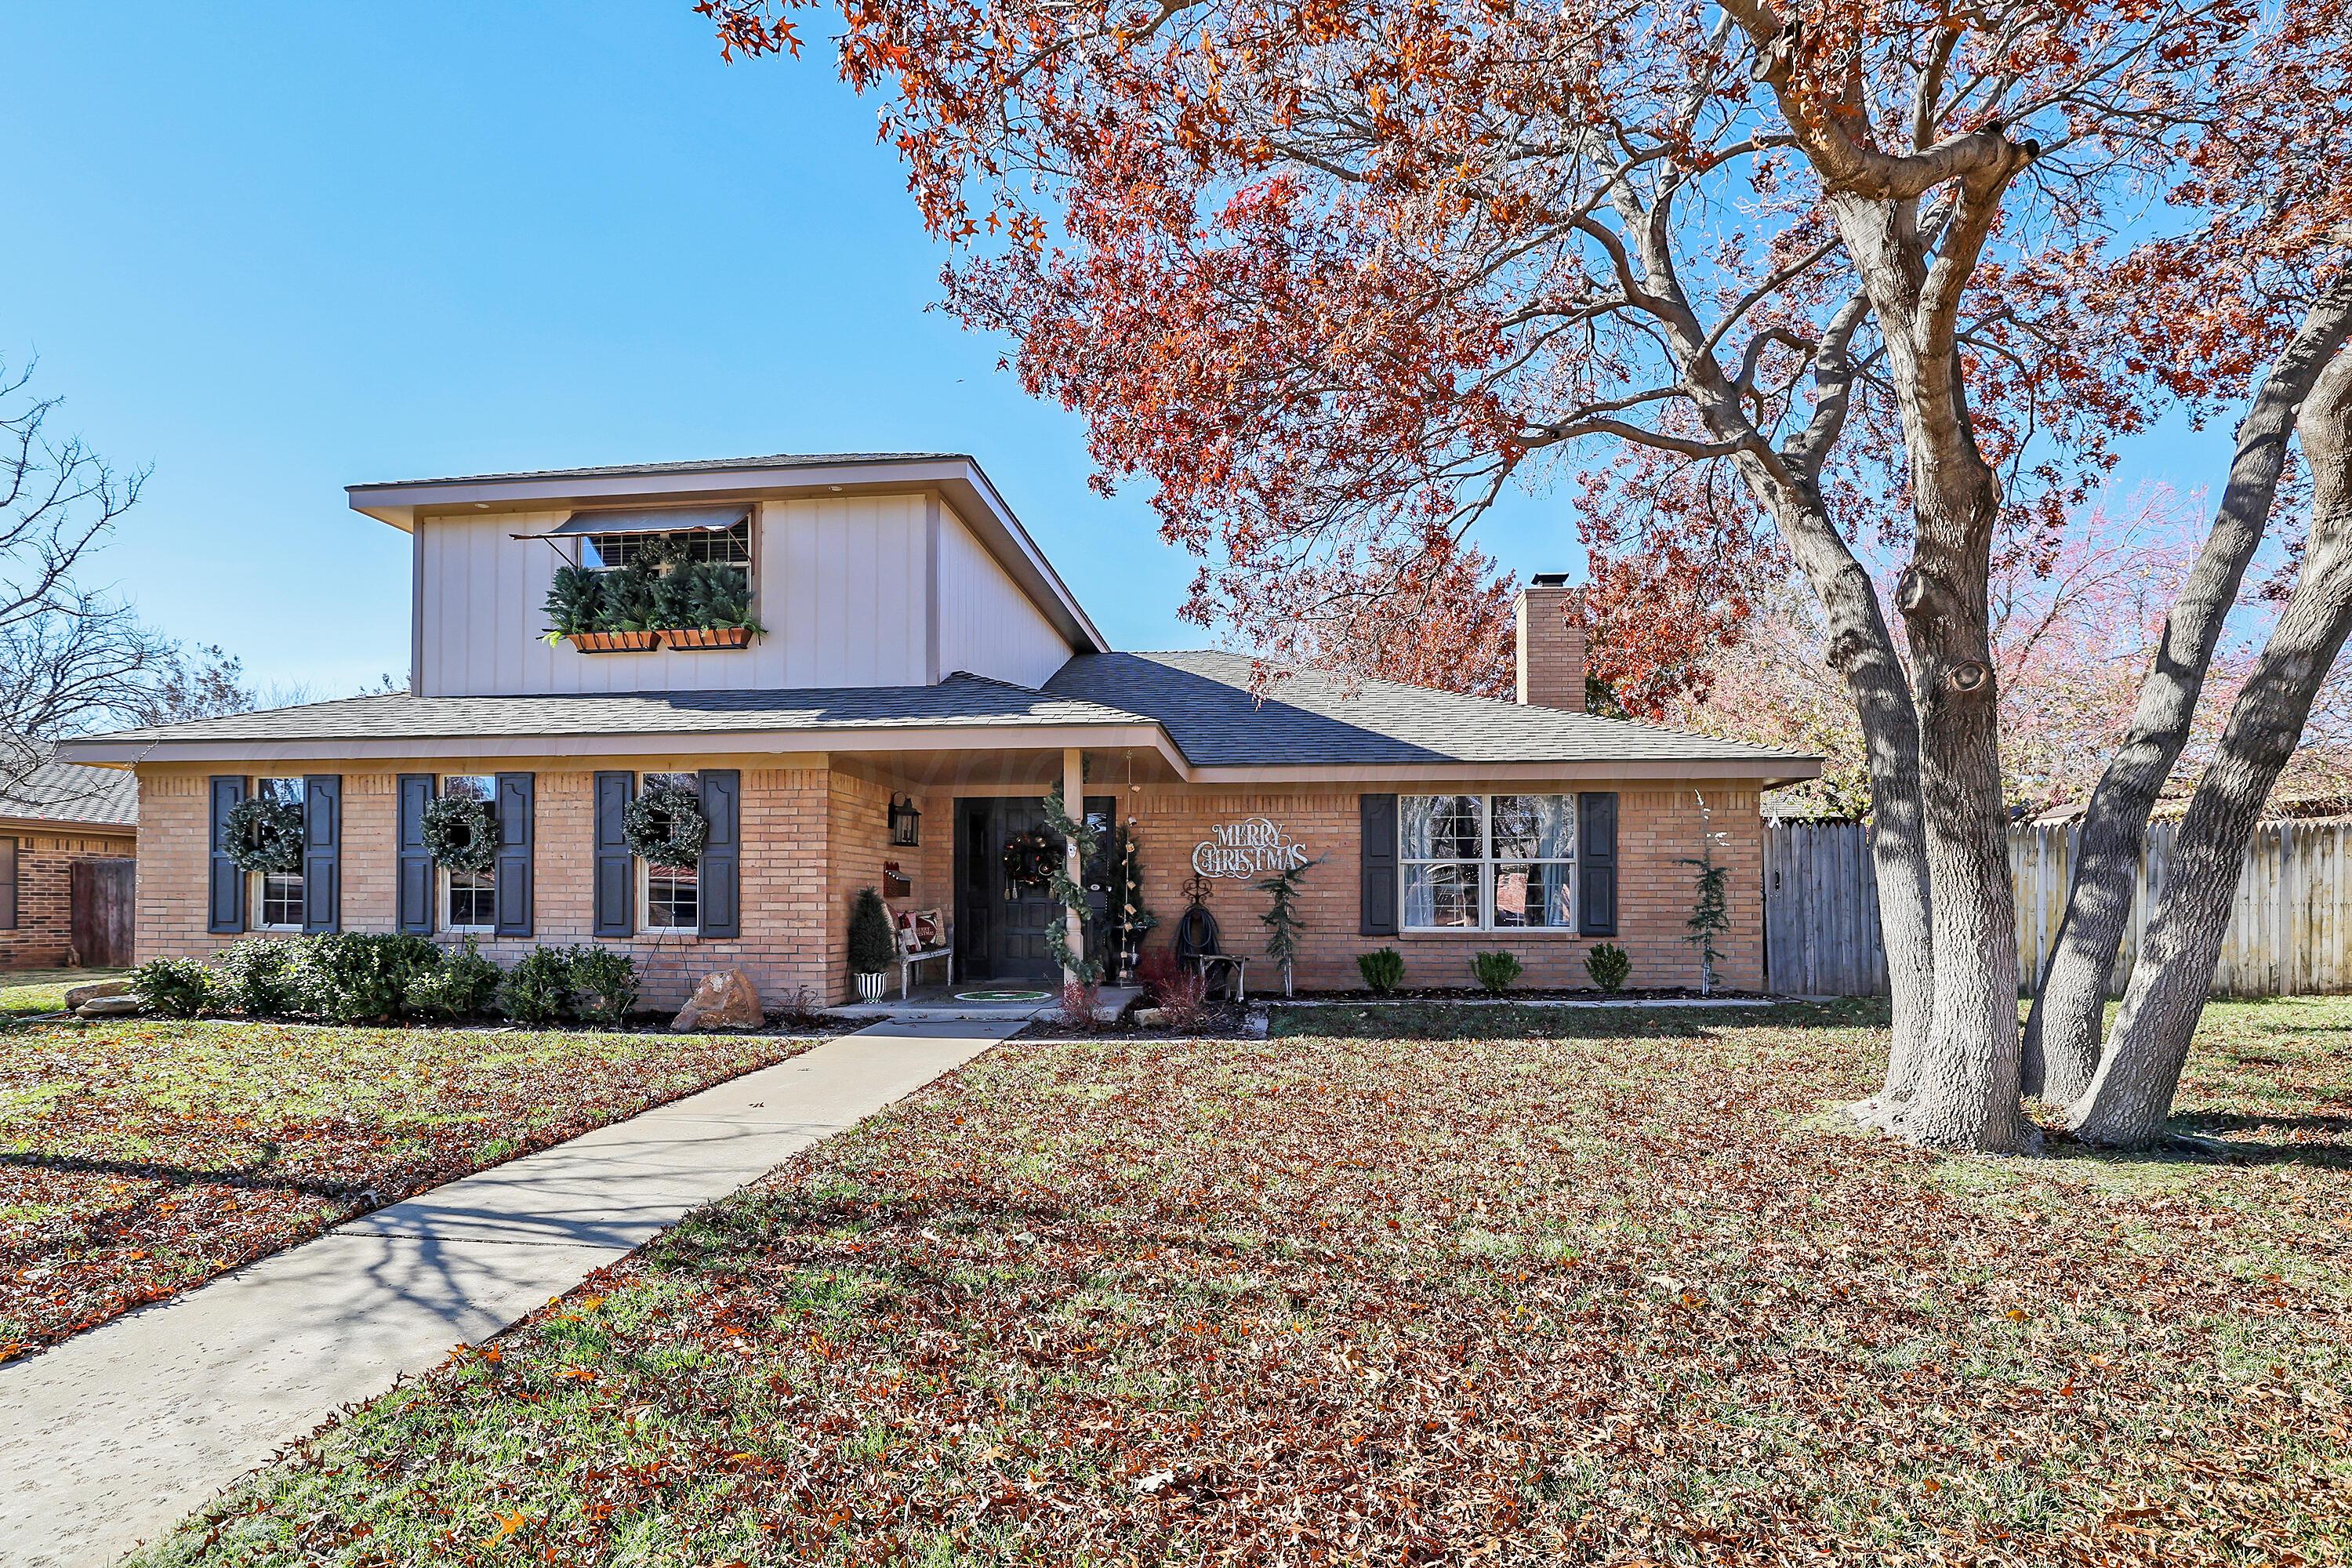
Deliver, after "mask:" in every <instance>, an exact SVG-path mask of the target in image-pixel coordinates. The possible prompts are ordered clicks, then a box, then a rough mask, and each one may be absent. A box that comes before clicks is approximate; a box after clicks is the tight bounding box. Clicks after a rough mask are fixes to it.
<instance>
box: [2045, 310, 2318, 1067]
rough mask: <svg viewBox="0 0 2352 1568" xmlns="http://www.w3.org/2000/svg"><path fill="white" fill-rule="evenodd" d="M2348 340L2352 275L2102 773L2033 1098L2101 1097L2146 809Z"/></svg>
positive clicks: (2048, 978)
mask: <svg viewBox="0 0 2352 1568" xmlns="http://www.w3.org/2000/svg"><path fill="white" fill-rule="evenodd" d="M2347 334H2352V270H2347V271H2346V272H2344V273H2343V274H2341V275H2339V277H2338V278H2337V279H2336V281H2335V283H2334V284H2332V285H2331V286H2330V287H2329V288H2328V289H2326V290H2324V291H2323V292H2322V294H2321V296H2320V298H2319V300H2318V301H2317V302H2316V303H2315V305H2314V306H2313V307H2312V310H2311V311H2310V313H2309V314H2307V315H2306V316H2305V318H2304V321H2303V325H2302V327H2301V328H2300V329H2299V330H2298V331H2296V333H2295V336H2294V341H2293V342H2290V343H2289V344H2288V345H2287V347H2286V349H2285V351H2284V353H2281V354H2280V355H2279V357H2278V360H2277V362H2276V363H2273V365H2272V366H2271V370H2270V374H2267V375H2266V376H2264V377H2263V384H2262V385H2261V387H2260V388H2259V389H2257V390H2256V392H2255V394H2254V401H2253V407H2252V411H2251V412H2249V413H2248V414H2247V416H2246V420H2245V423H2244V424H2243V425H2242V426H2239V429H2238V453H2237V457H2236V458H2235V459H2234V460H2233V461H2232V462H2231V465H2230V479H2229V483H2228V485H2227V486H2226V487H2225V488H2224V489H2223V490H2222V491H2221V505H2220V507H2218V508H2217V509H2216V510H2215V511H2214V515H2213V527H2212V531H2210V533H2208V534H2207V535H2206V539H2205V548H2204V549H2203V551H2202V552H2200V553H2199V555H2198V557H2197V564H2196V565H2195V567H2194V568H2192V569H2191V570H2190V572H2189V578H2188V581H2187V582H2186V583H2184V584H2182V586H2181V590H2180V596H2179V599H2178V600H2176V601H2175V602H2174V605H2173V606H2172V611H2171V613H2170V614H2169V615H2168V616H2166V617H2165V623H2164V637H2163V639H2162V641H2160V642H2159V643H2158V647H2157V656H2156V662H2155V664H2154V666H2153V667H2152V668H2149V670H2148V672H2147V676H2146V678H2145V679H2142V680H2141V682H2140V689H2139V704H2138V707H2137V710H2135V711H2134V712H2133V714H2132V725H2131V731H2130V733H2129V734H2128V735H2127V736H2126V738H2125V741H2124V743H2123V746H2122V749H2121V750H2119V751H2117V752H2116V755H2115V758H2114V760H2113V761H2111V762H2109V763H2107V768H2106V772H2105V773H2103V774H2101V775H2100V778H2099V784H2098V788H2097V789H2096V790H2095V791H2093V792H2092V795H2091V803H2090V805H2089V807H2088V808H2087V809H2086V810H2085V811H2084V816H2083V827H2082V834H2081V837H2080V839H2079V842H2078V847H2077V848H2076V850H2075V854H2074V881H2073V885H2072V886H2071V887H2070V888H2069V889H2067V893H2066V910H2065V912H2064V914H2063V915H2062V916H2061V917H2060V919H2059V922H2058V938H2057V942H2056V944H2055V946H2054V948H2053V951H2052V952H2051V955H2050V960H2049V963H2047V965H2045V966H2044V968H2043V970H2042V977H2041V982H2040V984H2038V985H2037V986H2036V987H2035V990H2034V997H2033V1010H2032V1013H2031V1014H2030V1015H2029V1016H2028V1017H2027V1019H2026V1025H2025V1067H2024V1087H2025V1092H2026V1093H2028V1094H2039V1095H2040V1096H2041V1097H2042V1099H2044V1100H2050V1101H2052V1102H2053V1103H2054V1104H2059V1105H2071V1104H2073V1103H2074V1101H2075V1100H2077V1099H2079V1098H2081V1096H2082V1095H2083V1093H2084V1090H2086V1089H2089V1088H2090V1086H2091V1075H2092V1074H2093V1072H2094V1071H2095V1070H2096V1069H2097V1068H2098V1065H2099V1026H2100V1024H2101V1023H2102V1022H2103V1019H2104V1011H2105V1006H2106V998H2107V985H2108V982H2109V980H2110V977H2111V974H2112V972H2113V970H2114V968H2115V963H2116V951H2117V950H2118V949H2119V948H2120V947H2121V946H2122V943H2123V933H2124V926H2125V923H2126V921H2127V920H2128V919H2129V917H2130V914H2131V899H2132V886H2133V883H2134V882H2135V881H2136V880H2137V877H2138V872H2139V857H2140V850H2141V847H2142V845H2143V843H2144V841H2145V839H2146V837H2147V816H2148V812H2149V811H2150V810H2151V809H2152V808H2153V807H2154V806H2155V805H2156V798H2157V795H2158V791H2160V790H2161V789H2163V787H2164V781H2165V779H2166V778H2167V777H2168V776H2169V775H2170V773H2171V772H2172V764H2173V763H2174V762H2176V761H2177V760H2178V759H2179V756H2180V748H2181V747H2182V746H2183V745H2184V744H2185V743H2186V742H2187V741H2188V739H2189V722H2190V721H2191V720H2192V719H2193V718H2194V717H2195V714H2196V710H2197V696H2198V693H2199V691H2200V689H2202V688H2203V686H2204V684H2205V672H2206V670H2207V668H2209V667H2210V665H2211V663H2212V660H2213V648H2214V646H2215V645H2216V644H2217V643H2218V642H2219V641H2220V640H2221V626H2222V623H2223V622H2224V621H2225V620H2227V619H2228V617H2229V614H2230V609H2231V605H2235V604H2236V603H2237V598H2238V586H2239V584H2240V583H2241V582H2242V580H2243V579H2244V577H2245V572H2246V563H2247V562H2249V561H2250V560H2252V558H2253V553H2254V551H2255V549H2256V547H2258V546H2259V545H2260V544H2261V543H2262V541H2263V530H2264V528H2265V527H2266V526H2267V525H2268V523H2269V521H2270V514H2271V503H2272V500H2273V498H2274V497H2275V496H2276V494H2277V492H2278V480H2279V473H2280V470H2281V469H2282V468H2284V466H2285V463H2286V444H2287V437H2288V436H2289V435H2291V434H2292V433H2293V431H2294V419H2295V411H2296V410H2297V409H2299V408H2301V407H2302V406H2303V401H2304V398H2305V396H2306V395H2308V394H2309V393H2310V391H2311V385H2312V383H2313V382H2314V381H2315V379H2317V377H2318V375H2319V373H2320V369H2321V367H2323V366H2324V365H2326V363H2328V361H2329V360H2331V359H2332V358H2334V357H2335V354H2336V350H2337V349H2339V348H2341V347H2342V346H2343V344H2344V341H2345V338H2346V337H2347Z"/></svg>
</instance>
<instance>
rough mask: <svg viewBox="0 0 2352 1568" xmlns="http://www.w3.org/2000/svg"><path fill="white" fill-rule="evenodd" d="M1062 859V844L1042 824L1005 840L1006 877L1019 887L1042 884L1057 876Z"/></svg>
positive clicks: (1041, 885) (1039, 885) (1040, 885)
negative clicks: (1047, 834) (1058, 843)
mask: <svg viewBox="0 0 2352 1568" xmlns="http://www.w3.org/2000/svg"><path fill="white" fill-rule="evenodd" d="M1061 862H1062V851H1061V847H1060V846H1058V845H1056V844H1055V842H1054V841H1053V840H1052V839H1051V838H1048V837H1045V829H1044V828H1042V827H1032V828H1029V829H1027V830H1026V831H1024V832H1021V833H1016V834H1014V835H1013V837H1010V838H1008V839H1006V840H1005V841H1004V879H1005V880H1006V881H1007V882H1010V883H1011V884H1012V885H1013V887H1015V888H1042V887H1044V886H1045V884H1046V883H1048V882H1050V881H1052V880H1053V879H1054V871H1055V868H1056V867H1058V866H1059V865H1060V864H1061Z"/></svg>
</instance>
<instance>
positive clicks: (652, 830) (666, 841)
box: [621, 784, 710, 868]
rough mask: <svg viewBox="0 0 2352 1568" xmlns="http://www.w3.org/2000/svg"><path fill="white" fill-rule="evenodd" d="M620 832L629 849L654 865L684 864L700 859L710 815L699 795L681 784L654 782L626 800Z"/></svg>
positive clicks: (679, 866)
mask: <svg viewBox="0 0 2352 1568" xmlns="http://www.w3.org/2000/svg"><path fill="white" fill-rule="evenodd" d="M621 836H622V837H624V838H625V839H626V840H627V841H628V846H629V853H630V854H632V855H635V856H636V857H637V858H639V859H642V860H645V861H647V862H649V863H650V864H652V865H656V866H676V867H678V868H686V867H688V866H692V865H694V864H696V863H697V862H698V861H699V860H701V858H702V848H703V846H704V845H706V844H708V843H709V842H710V819H709V817H707V816H703V815H702V799H701V797H700V796H699V795H696V794H695V793H694V791H692V790H690V789H688V788H687V787H686V786H685V785H684V784H656V785H655V786H654V787H653V788H651V789H649V790H646V792H645V793H644V794H642V795H638V796H637V798H636V799H635V800H633V801H631V802H629V805H628V809H627V810H626V811H625V812H623V813H622V814H621Z"/></svg>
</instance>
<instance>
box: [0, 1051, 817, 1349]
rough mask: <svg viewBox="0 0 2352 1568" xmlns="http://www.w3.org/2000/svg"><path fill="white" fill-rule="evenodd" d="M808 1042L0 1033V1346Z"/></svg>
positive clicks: (195, 1278)
mask: <svg viewBox="0 0 2352 1568" xmlns="http://www.w3.org/2000/svg"><path fill="white" fill-rule="evenodd" d="M808 1044H809V1042H808V1041H806V1040H795V1039H788V1038H782V1037H776V1036H770V1035H754V1036H741V1037H738V1036H712V1035H667V1034H554V1033H544V1032H539V1031H530V1030H496V1031H491V1030H482V1029H427V1028H415V1029H337V1028H319V1027H312V1026H302V1025H284V1024H256V1023H233V1022H207V1023H167V1022H159V1021H154V1020H146V1019H124V1020H121V1021H120V1022H109V1023H103V1024H90V1023H74V1024H60V1025H36V1026H29V1027H25V1028H19V1029H16V1030H13V1031H9V1032H6V1033H0V1361H5V1360H7V1359H8V1358H9V1357H10V1356H12V1355H16V1354H21V1353H23V1352H27V1351H30V1350H33V1349H36V1348H37V1347H39V1346H41V1345H45V1344H50V1343H53V1342H56V1341H58V1340H60V1339H62V1338H64V1337H65V1336H66V1335H68V1334H70V1333H74V1332H76V1331H79V1330H81V1329H85V1328H88V1327H89V1326H91V1325H92V1324H94V1323H99V1322H103V1321H106V1320H107V1319H109V1318H111V1317H115V1316H117V1315H118V1314H120V1313H122V1312H125V1311H128V1310H130V1309H131V1308H132V1307H136V1306H138V1305H140V1304H141V1303H142V1302H145V1301H152V1300H158V1299H159V1298H162V1297H164V1296H169V1295H171V1294H173V1292H175V1291H178V1290H182V1289H186V1288H187V1287H189V1286H190V1285H194V1284H196V1283H199V1282H201V1281H203V1280H205V1279H210V1278H212V1277H213V1276H214V1275H215V1274H219V1273H221V1272H223V1271H224V1270H226V1269H228V1268H235V1267H236V1265H237V1264H240V1263H243V1262H245V1261H247V1260H248V1259H250V1258H257V1257H260V1256H261V1255H262V1254H264V1253H268V1252H274V1251H276V1250H277V1249H278V1248H279V1247H284V1246H286V1245H288V1244H289V1242H295V1241H301V1240H305V1239H307V1238H309V1237H312V1236H316V1235H317V1234H319V1233H320V1231H322V1230H325V1229H327V1228H328V1227H329V1226H333V1225H335V1224H337V1223H339V1222H341V1221H342V1220H344V1219H347V1218H349V1217H350V1216H352V1215H354V1214H357V1213H360V1212H361V1211H362V1210H364V1209H370V1208H373V1207H375V1206H377V1205H380V1204H386V1203H392V1202H395V1201H397V1200H399V1199H401V1198H404V1197H406V1196H408V1195H409V1194H413V1193H417V1192H421V1191H423V1190H424V1189H425V1188H426V1187H431V1186H436V1185H438V1184H441V1183H443V1182H446V1181H448V1180H450V1179H452V1178H453V1177H456V1176H460V1175H464V1174H466V1173H467V1172H470V1171H476V1170H479V1169H480V1168H481V1167H483V1166H485V1165H490V1164H495V1163H498V1162H499V1161H501V1160H505V1159H509V1158H511V1157H512V1156H514V1155H516V1154H520V1153H524V1152H529V1151H530V1150H533V1149H541V1148H545V1147H546V1146H548V1145H549V1144H551V1143H557V1142H562V1141H563V1140H564V1139H567V1138H573V1137H577V1136H578V1135H579V1134H581V1133H583V1132H585V1131H589V1130H590V1129H591V1128H594V1127H600V1126H603V1125H604V1123H606V1122H609V1121H617V1120H618V1119H620V1118H622V1117H625V1116H630V1115H634V1114H635V1112H637V1111H639V1110H644V1109H645V1108H646V1107H647V1106H650V1105H657V1104H660V1103H661V1102H662V1101H664V1100H675V1099H677V1097H678V1096H679V1095H682V1094H686V1093H688V1092H690V1091H691V1090H694V1089H700V1088H702V1087H704V1086H705V1085H708V1084H711V1083H715V1082H718V1081H719V1080H720V1079H728V1078H732V1077H734V1076H735V1075H736V1074H738V1073H740V1072H744V1071H748V1070H749V1069H751V1068H756V1067H764V1066H766V1065H767V1064H768V1063H770V1062H773V1061H778V1060H781V1059H782V1058H785V1057H788V1056H791V1055H793V1053H794V1052H796V1051H798V1050H800V1049H802V1048H803V1047H806V1046H807V1045H808Z"/></svg>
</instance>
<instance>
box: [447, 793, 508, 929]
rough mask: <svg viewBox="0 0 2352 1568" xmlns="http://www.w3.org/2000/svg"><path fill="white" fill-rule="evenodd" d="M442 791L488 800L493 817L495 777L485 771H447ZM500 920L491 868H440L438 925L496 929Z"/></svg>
mask: <svg viewBox="0 0 2352 1568" xmlns="http://www.w3.org/2000/svg"><path fill="white" fill-rule="evenodd" d="M441 793H442V794H443V795H446V796H448V797H450V798H452V799H457V800H478V801H482V802H485V803H487V804H488V805H489V807H490V810H491V813H492V820H496V813H497V811H498V781H497V780H496V779H494V778H492V777H491V776H490V775H489V774H488V773H448V774H445V775H444V776H443V778H442V780H441ZM498 923H499V879H498V874H497V873H496V872H494V871H452V870H450V869H449V868H446V867H444V868H442V869H441V929H442V930H443V931H495V930H496V929H497V927H498Z"/></svg>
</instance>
